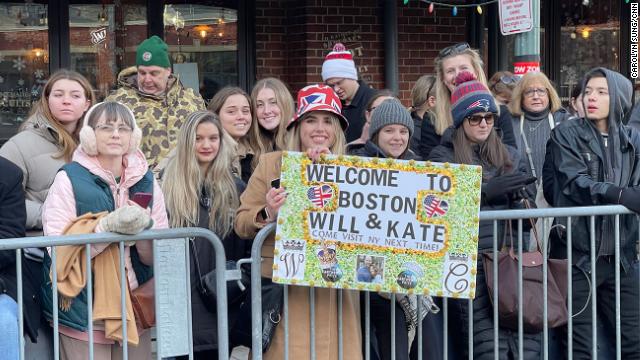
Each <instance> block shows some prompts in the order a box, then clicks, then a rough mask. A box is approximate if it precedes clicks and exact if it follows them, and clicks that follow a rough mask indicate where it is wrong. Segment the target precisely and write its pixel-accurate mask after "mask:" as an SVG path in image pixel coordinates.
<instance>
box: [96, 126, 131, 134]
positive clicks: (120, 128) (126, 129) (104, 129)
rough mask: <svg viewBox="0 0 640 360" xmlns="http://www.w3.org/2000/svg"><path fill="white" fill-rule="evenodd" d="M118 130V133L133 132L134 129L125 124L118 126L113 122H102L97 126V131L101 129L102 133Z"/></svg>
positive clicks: (111, 132)
mask: <svg viewBox="0 0 640 360" xmlns="http://www.w3.org/2000/svg"><path fill="white" fill-rule="evenodd" d="M116 130H118V134H131V132H132V131H133V130H132V129H131V128H130V127H128V126H124V125H120V126H117V127H116V126H113V125H111V124H102V125H98V126H96V131H99V132H102V133H109V134H113V133H114V132H115V131H116Z"/></svg>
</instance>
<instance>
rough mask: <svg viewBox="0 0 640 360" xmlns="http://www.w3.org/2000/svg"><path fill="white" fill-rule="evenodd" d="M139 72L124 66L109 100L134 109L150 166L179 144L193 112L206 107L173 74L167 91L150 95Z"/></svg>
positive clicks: (143, 147)
mask: <svg viewBox="0 0 640 360" xmlns="http://www.w3.org/2000/svg"><path fill="white" fill-rule="evenodd" d="M137 76H138V72H137V69H136V67H135V66H132V67H130V68H127V69H124V70H122V71H121V72H120V74H119V75H118V86H119V88H118V90H116V91H115V92H114V93H113V94H111V95H109V96H108V97H107V98H106V99H105V100H106V101H119V102H121V103H123V104H125V105H127V106H128V107H129V108H130V109H131V110H132V111H133V113H134V115H135V117H136V121H137V123H138V126H139V127H140V129H142V143H141V146H140V148H141V149H142V152H143V153H144V155H145V157H146V158H147V161H148V162H149V167H150V168H152V169H153V168H155V166H156V165H157V164H158V163H159V162H160V160H162V159H163V158H165V157H166V156H167V155H168V154H169V151H170V150H171V149H173V148H174V147H175V146H176V143H177V140H178V132H179V131H180V128H181V127H182V125H183V123H184V121H185V119H186V118H187V116H189V114H191V113H192V112H194V111H197V110H205V104H204V101H203V100H202V98H201V97H200V95H197V94H196V93H195V92H194V91H193V90H192V89H187V88H185V87H184V86H182V84H181V83H180V80H179V79H178V78H177V77H175V76H174V75H171V76H170V77H169V81H168V84H167V92H166V94H164V95H150V94H145V93H143V92H141V91H140V90H138V82H137Z"/></svg>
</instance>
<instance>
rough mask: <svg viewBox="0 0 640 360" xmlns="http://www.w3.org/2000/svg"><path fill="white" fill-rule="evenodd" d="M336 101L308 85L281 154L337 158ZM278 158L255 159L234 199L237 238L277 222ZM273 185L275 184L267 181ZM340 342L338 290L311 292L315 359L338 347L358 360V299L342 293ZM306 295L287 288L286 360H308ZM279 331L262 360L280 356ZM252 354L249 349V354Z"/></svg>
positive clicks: (266, 250)
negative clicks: (244, 186)
mask: <svg viewBox="0 0 640 360" xmlns="http://www.w3.org/2000/svg"><path fill="white" fill-rule="evenodd" d="M341 111H342V108H341V105H340V99H339V98H338V96H337V95H336V94H335V93H334V92H333V90H332V89H331V88H330V87H327V86H324V85H310V86H307V87H305V88H304V89H302V90H300V91H299V92H298V110H297V112H296V115H295V118H294V120H293V121H292V122H291V123H290V124H289V126H288V127H287V129H288V130H289V132H290V134H289V138H288V142H287V149H289V150H290V151H302V152H306V153H307V155H308V156H309V157H310V158H311V159H314V160H317V159H318V158H319V156H320V155H321V154H327V153H332V154H342V153H343V152H344V148H345V143H346V141H345V137H344V130H345V129H346V128H347V125H348V123H347V120H346V119H345V118H344V116H342V114H341ZM281 165H282V153H281V152H272V153H268V154H264V155H262V156H261V157H260V160H259V161H258V165H257V167H256V169H255V171H254V172H253V175H252V176H251V178H250V179H249V183H248V184H247V189H246V190H245V192H244V193H243V194H242V196H241V197H240V208H239V209H238V212H237V214H236V219H235V229H236V232H237V233H238V235H239V236H240V237H242V238H246V239H252V238H253V237H254V236H255V235H256V233H257V232H258V230H260V229H261V228H262V227H264V226H265V225H266V224H268V223H272V222H274V221H276V220H277V217H278V210H279V209H280V208H281V207H282V205H283V204H284V203H285V202H286V201H287V193H286V191H285V189H284V188H283V187H277V188H275V187H272V180H274V179H277V178H279V177H280V169H281ZM273 183H274V185H277V184H275V182H273ZM273 250H274V238H273V237H270V238H269V239H267V240H266V241H265V244H264V247H263V249H262V257H263V258H265V261H264V262H263V263H262V276H263V277H271V275H272V265H273V257H274V254H273ZM342 293H343V297H342V331H343V336H342V339H339V338H338V325H339V324H338V316H337V313H338V306H339V305H338V291H337V290H333V289H324V288H316V289H315V290H314V301H315V338H314V341H315V356H316V358H317V359H319V360H321V359H326V360H328V359H337V358H338V346H339V342H340V341H342V343H343V347H342V349H343V356H344V358H345V359H356V360H357V359H361V358H362V353H361V334H360V323H359V304H358V295H357V294H356V293H353V292H351V291H347V290H343V291H342ZM309 314H310V290H309V289H308V288H305V287H298V286H290V287H289V333H290V334H295V341H293V340H292V339H289V344H288V345H289V349H288V350H289V358H290V359H309V358H311V341H310V328H311V326H310V319H309ZM284 344H285V336H284V327H283V326H282V324H281V325H279V326H278V327H277V328H276V331H275V335H274V336H273V340H272V343H271V346H270V347H269V349H268V350H267V352H266V353H265V354H264V358H265V359H278V360H280V359H282V358H283V357H284V352H285V349H284ZM255 350H256V349H254V351H255Z"/></svg>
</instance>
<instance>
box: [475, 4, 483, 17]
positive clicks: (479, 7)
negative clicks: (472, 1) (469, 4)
mask: <svg viewBox="0 0 640 360" xmlns="http://www.w3.org/2000/svg"><path fill="white" fill-rule="evenodd" d="M476 11H477V12H478V14H480V15H482V6H480V5H478V6H476Z"/></svg>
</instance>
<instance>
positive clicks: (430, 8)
mask: <svg viewBox="0 0 640 360" xmlns="http://www.w3.org/2000/svg"><path fill="white" fill-rule="evenodd" d="M432 12H433V3H431V4H429V14H431V13H432Z"/></svg>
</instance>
